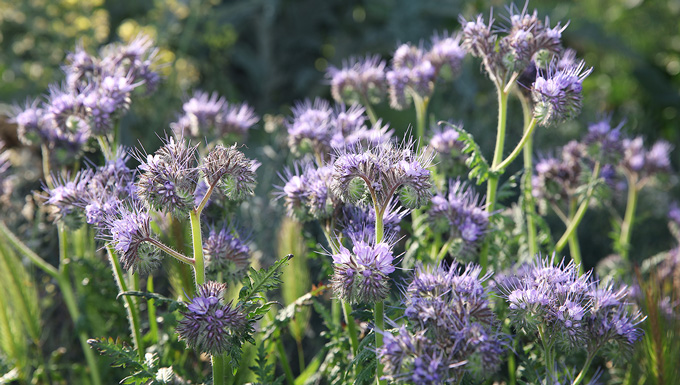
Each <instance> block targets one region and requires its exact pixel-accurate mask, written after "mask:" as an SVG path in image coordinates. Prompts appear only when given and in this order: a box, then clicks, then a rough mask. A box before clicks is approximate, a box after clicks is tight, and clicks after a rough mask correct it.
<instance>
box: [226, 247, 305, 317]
mask: <svg viewBox="0 0 680 385" xmlns="http://www.w3.org/2000/svg"><path fill="white" fill-rule="evenodd" d="M291 258H293V254H288V255H287V256H285V257H283V258H281V259H280V260H278V261H276V263H274V264H273V265H272V266H270V267H269V268H263V269H260V270H255V269H254V268H252V267H251V268H250V270H249V272H248V274H247V275H246V276H245V277H244V278H243V281H242V284H243V288H241V292H240V293H239V296H238V299H239V306H240V307H241V308H242V309H244V310H245V311H246V312H251V311H254V310H255V309H256V308H258V307H261V306H264V305H263V303H264V302H265V300H264V298H263V297H262V296H261V294H264V293H266V292H268V291H270V290H274V289H276V288H277V287H278V286H279V285H280V284H281V274H282V272H281V270H280V269H281V267H282V266H283V265H284V264H286V263H287V262H288V261H289V260H290V259H291ZM270 306H271V305H270ZM260 318H261V317H260Z"/></svg>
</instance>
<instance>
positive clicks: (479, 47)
mask: <svg viewBox="0 0 680 385" xmlns="http://www.w3.org/2000/svg"><path fill="white" fill-rule="evenodd" d="M493 23H494V20H493V17H489V24H488V25H487V24H486V23H485V22H484V17H483V16H482V15H477V18H476V19H474V20H470V21H467V20H465V19H464V18H463V17H462V16H461V17H460V24H461V25H462V26H463V48H465V49H466V50H467V52H469V53H470V54H471V55H472V56H474V57H478V58H482V59H485V60H488V61H490V62H493V61H494V60H493V58H494V56H496V55H497V54H496V48H495V46H496V40H497V39H498V36H496V34H494V33H493V32H491V31H492V28H493Z"/></svg>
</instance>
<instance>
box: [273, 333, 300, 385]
mask: <svg viewBox="0 0 680 385" xmlns="http://www.w3.org/2000/svg"><path fill="white" fill-rule="evenodd" d="M274 344H275V345H276V351H277V352H278V353H279V361H280V362H281V366H282V367H283V373H284V374H285V375H286V382H288V385H293V384H295V377H294V376H293V370H292V369H291V368H290V363H288V357H287V356H286V349H284V348H283V342H281V336H279V337H278V338H277V339H276V342H275V343H274Z"/></svg>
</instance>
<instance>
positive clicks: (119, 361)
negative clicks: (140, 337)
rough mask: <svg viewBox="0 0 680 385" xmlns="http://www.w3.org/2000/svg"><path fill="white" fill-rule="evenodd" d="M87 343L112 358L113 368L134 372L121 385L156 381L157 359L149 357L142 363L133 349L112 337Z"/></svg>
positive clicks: (140, 384) (139, 384)
mask: <svg viewBox="0 0 680 385" xmlns="http://www.w3.org/2000/svg"><path fill="white" fill-rule="evenodd" d="M87 343H88V344H89V345H90V346H91V347H92V348H94V349H97V351H99V353H100V354H102V355H106V356H109V357H111V359H112V360H113V363H112V364H111V365H112V366H114V367H121V368H124V369H128V370H132V371H134V373H133V374H131V375H129V376H128V377H125V378H124V379H123V381H121V383H123V384H138V385H142V384H147V383H149V382H153V380H154V379H155V377H156V375H155V373H154V372H155V370H154V369H155V366H156V363H157V361H158V359H157V358H156V357H148V358H146V359H145V360H144V361H143V362H142V361H140V360H139V356H138V355H137V352H135V350H134V349H133V348H132V347H130V346H128V345H126V344H124V343H123V342H121V341H120V340H119V339H117V340H114V339H113V338H110V337H109V338H99V339H89V340H88V341H87ZM149 365H151V366H152V367H150V366H149Z"/></svg>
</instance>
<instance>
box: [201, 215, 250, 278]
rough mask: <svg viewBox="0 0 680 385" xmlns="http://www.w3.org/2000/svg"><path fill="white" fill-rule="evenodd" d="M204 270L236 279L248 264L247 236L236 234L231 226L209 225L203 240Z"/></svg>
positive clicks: (214, 274)
mask: <svg viewBox="0 0 680 385" xmlns="http://www.w3.org/2000/svg"><path fill="white" fill-rule="evenodd" d="M203 254H204V255H205V261H206V271H207V272H208V273H209V274H212V275H213V276H218V275H219V274H221V275H222V276H223V277H224V278H226V279H229V280H232V281H237V280H238V279H240V278H241V277H242V276H243V274H245V271H246V269H247V268H248V266H250V247H248V238H247V237H246V238H244V237H242V236H241V235H239V234H238V232H237V231H236V229H235V228H234V227H233V226H223V227H221V228H219V229H218V228H216V227H214V226H211V227H210V228H209V230H208V236H207V237H206V238H205V241H204V242H203Z"/></svg>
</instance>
